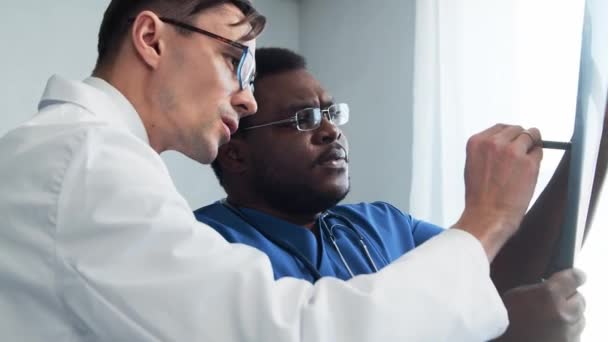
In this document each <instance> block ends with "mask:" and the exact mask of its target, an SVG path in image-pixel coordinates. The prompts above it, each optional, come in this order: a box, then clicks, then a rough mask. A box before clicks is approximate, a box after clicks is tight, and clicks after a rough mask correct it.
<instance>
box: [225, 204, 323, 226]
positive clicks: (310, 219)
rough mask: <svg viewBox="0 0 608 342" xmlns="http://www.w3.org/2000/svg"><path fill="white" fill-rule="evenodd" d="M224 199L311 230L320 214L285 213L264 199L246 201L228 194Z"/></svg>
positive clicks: (237, 205)
mask: <svg viewBox="0 0 608 342" xmlns="http://www.w3.org/2000/svg"><path fill="white" fill-rule="evenodd" d="M226 200H227V201H228V203H229V204H231V205H233V206H236V207H242V208H249V209H254V210H257V211H261V212H263V213H266V214H268V215H272V216H274V217H276V218H279V219H281V220H285V221H287V222H289V223H293V224H295V225H298V226H302V227H304V228H306V229H309V230H312V231H314V230H315V224H316V222H317V219H318V218H319V215H321V213H287V212H285V211H283V210H280V209H277V208H275V207H273V206H271V205H270V204H268V203H264V201H260V200H256V201H247V200H245V199H243V198H237V197H236V196H228V197H227V198H226Z"/></svg>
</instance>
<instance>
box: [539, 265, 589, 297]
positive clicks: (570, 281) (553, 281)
mask: <svg viewBox="0 0 608 342" xmlns="http://www.w3.org/2000/svg"><path fill="white" fill-rule="evenodd" d="M585 280H586V276H585V273H584V272H583V271H581V270H578V269H574V268H571V269H567V270H563V271H560V272H557V273H555V274H553V275H552V276H551V277H550V278H549V279H548V280H547V281H546V282H545V283H544V284H545V285H546V286H547V287H548V288H549V290H550V291H551V292H553V293H555V294H556V295H557V296H559V297H563V298H570V297H571V296H573V295H575V294H576V293H577V292H576V290H577V289H578V288H579V287H580V286H581V285H583V284H584V283H585Z"/></svg>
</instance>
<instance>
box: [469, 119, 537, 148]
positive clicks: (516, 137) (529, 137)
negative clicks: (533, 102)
mask: <svg viewBox="0 0 608 342" xmlns="http://www.w3.org/2000/svg"><path fill="white" fill-rule="evenodd" d="M477 137H478V138H492V140H494V142H495V143H497V144H499V145H506V144H509V143H515V144H516V146H518V147H521V148H517V150H521V151H525V152H527V153H529V152H533V151H534V152H535V154H536V155H538V154H539V152H540V151H542V148H541V147H542V146H541V140H542V137H541V134H540V131H539V130H538V129H537V128H534V127H532V128H529V129H524V128H523V127H521V126H516V125H505V124H496V125H494V126H492V127H490V128H488V129H486V130H485V131H483V132H481V133H479V134H477Z"/></svg>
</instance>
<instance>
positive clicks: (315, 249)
mask: <svg viewBox="0 0 608 342" xmlns="http://www.w3.org/2000/svg"><path fill="white" fill-rule="evenodd" d="M256 56H257V57H256V58H257V63H258V76H257V78H256V82H255V85H256V87H255V96H256V99H257V101H258V104H259V111H258V113H257V114H256V115H255V116H253V117H248V118H245V119H243V120H242V122H241V127H240V128H239V131H238V132H237V134H235V135H233V139H232V140H231V142H229V143H228V144H226V145H224V146H222V147H221V148H220V151H219V154H218V158H217V159H216V160H215V161H214V163H213V164H212V166H213V169H214V171H215V173H216V175H217V176H218V179H219V180H220V183H221V185H222V186H223V187H224V189H225V190H226V193H227V195H228V196H227V198H226V199H224V200H221V201H218V202H216V203H214V204H212V205H209V206H206V207H203V208H200V209H198V210H197V211H195V215H196V217H197V219H199V220H200V221H202V222H204V223H207V224H208V225H210V226H211V227H213V228H215V229H216V230H217V231H218V232H219V233H220V234H222V236H223V237H225V238H226V239H227V240H228V241H230V242H235V243H244V244H247V245H250V246H253V247H256V248H258V249H260V250H262V251H263V252H265V253H266V254H267V255H268V256H269V259H270V262H271V263H272V266H273V271H274V276H275V278H276V279H284V278H285V277H295V278H300V279H306V280H308V281H310V282H313V283H314V282H317V281H319V279H321V278H322V277H333V278H339V279H342V280H348V279H351V278H353V277H355V276H356V275H361V274H370V273H374V272H378V271H379V270H381V269H383V268H384V267H386V266H387V265H389V264H390V263H391V262H393V261H394V260H397V259H398V258H400V257H401V256H402V255H404V254H405V253H408V252H410V251H412V250H415V248H424V245H425V244H427V243H429V242H431V241H432V238H434V237H436V236H439V235H440V233H442V232H446V230H444V229H443V228H440V227H437V226H435V225H433V224H430V223H427V222H424V221H420V220H417V219H415V218H413V217H411V216H410V215H407V214H404V213H402V212H401V211H399V210H398V209H396V208H395V207H393V206H391V205H390V204H388V203H385V202H374V203H359V204H349V205H338V203H339V202H340V201H342V199H343V198H344V197H345V196H346V194H347V193H348V191H349V189H350V181H349V176H348V164H349V153H348V143H347V139H346V136H345V135H344V133H343V131H342V127H341V126H342V125H344V124H346V123H347V122H348V120H349V117H350V110H349V106H348V105H347V104H346V103H339V102H336V101H334V99H333V98H332V97H331V96H330V95H329V94H328V93H327V92H326V91H325V90H324V89H323V87H322V86H321V85H320V83H319V82H318V81H317V80H316V79H315V78H314V77H313V76H312V75H311V74H310V73H309V72H308V71H307V70H306V62H305V60H304V58H303V57H301V56H299V55H297V54H295V53H294V52H291V51H289V50H286V49H280V48H264V49H258V50H257V52H256ZM509 129H519V131H521V128H517V127H514V126H511V127H509V126H505V127H504V130H509ZM520 134H521V133H520ZM525 134H527V133H525ZM605 145H606V143H604V149H603V150H605V149H606V146H605ZM598 165H599V167H598V174H602V173H605V170H606V161H605V160H604V161H601V162H600V163H599V164H598ZM566 174H567V172H566V170H565V168H564V167H563V165H562V166H560V168H559V170H558V171H557V172H556V176H555V178H554V181H553V182H552V183H551V185H550V186H549V187H548V188H547V189H546V190H545V193H544V194H543V195H541V197H540V200H539V201H538V202H537V205H536V206H535V207H534V209H532V211H531V212H530V214H529V215H527V217H526V219H524V222H523V224H522V228H521V231H520V232H519V234H518V238H517V239H513V240H512V243H510V244H509V245H507V247H505V248H504V249H503V250H502V251H501V254H500V255H499V256H498V257H497V259H496V260H495V262H494V263H493V264H492V272H493V278H494V279H493V280H494V281H495V283H496V286H497V287H498V289H499V290H500V292H501V293H502V294H503V298H504V301H505V303H506V306H507V309H508V311H509V317H510V319H511V321H512V324H511V325H510V327H509V329H508V331H507V333H506V334H505V335H504V336H502V337H501V338H500V340H501V341H574V340H576V339H577V338H578V337H579V336H580V333H581V331H582V328H583V326H584V319H583V309H584V299H583V298H582V296H581V295H580V294H579V293H578V292H577V288H578V287H579V286H580V285H581V284H582V283H583V281H584V276H583V275H582V273H581V272H580V271H577V270H572V269H570V270H565V271H562V272H558V273H556V274H554V275H552V276H551V277H550V278H548V279H547V280H546V281H545V282H543V283H539V279H541V278H542V277H543V276H544V274H543V271H544V269H545V267H538V264H539V262H540V264H543V263H544V266H546V265H547V258H548V257H549V256H550V253H547V250H550V248H549V247H550V246H551V245H552V243H553V241H554V239H553V238H551V237H552V235H555V232H556V231H557V230H556V229H557V228H559V224H558V222H557V221H555V219H556V218H557V219H558V220H559V216H558V215H554V214H553V211H556V209H557V208H559V206H561V205H563V202H564V201H563V199H564V198H565V197H564V196H563V195H564V191H565V187H564V186H562V183H561V181H562V180H564V179H565V176H566ZM387 181H390V180H387ZM600 185H601V183H600V184H598V185H596V187H595V188H594V192H595V193H597V190H598V189H599V186H600ZM554 198H557V199H561V200H557V201H555V200H554ZM595 200H596V198H594V201H593V202H594V203H595ZM592 207H594V205H592ZM522 242H523V243H522ZM451 256H452V255H450V254H449V253H446V254H445V255H444V262H445V263H446V264H449V263H450V257H451ZM490 260H491V259H490ZM526 264H527V265H526ZM429 268H432V266H431V265H429ZM423 272H428V270H421V275H422V274H424V273H423ZM463 276H464V275H463ZM411 281H412V282H416V278H412V279H411ZM450 286H451V284H444V283H436V284H431V285H429V287H428V288H427V289H426V291H425V295H424V299H423V300H422V301H423V302H425V303H426V305H435V304H436V303H438V301H437V299H436V298H435V295H437V294H438V293H441V292H443V291H446V289H447V288H449V287H450ZM458 295H461V296H462V295H465V296H468V295H470V293H460V294H458ZM416 304H418V303H416V302H413V303H412V305H416ZM362 324H365V323H362ZM404 326H406V327H407V328H410V329H416V326H408V324H407V323H406V322H405V321H404ZM438 328H439V327H438ZM453 340H458V339H453Z"/></svg>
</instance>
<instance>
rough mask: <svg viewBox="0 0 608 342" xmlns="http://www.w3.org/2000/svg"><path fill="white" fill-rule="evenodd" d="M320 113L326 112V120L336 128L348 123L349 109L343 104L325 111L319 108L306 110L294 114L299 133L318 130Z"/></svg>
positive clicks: (321, 116)
mask: <svg viewBox="0 0 608 342" xmlns="http://www.w3.org/2000/svg"><path fill="white" fill-rule="evenodd" d="M322 112H327V114H328V119H329V121H330V122H331V123H333V124H334V125H336V126H340V125H343V124H345V123H347V122H348V117H349V109H348V105H347V104H345V103H339V104H333V105H331V106H329V107H328V108H327V109H326V110H323V111H322V110H321V109H319V108H307V109H303V110H301V111H299V112H297V113H296V117H297V122H296V123H297V127H298V129H299V130H301V131H309V130H313V129H316V128H318V127H319V126H320V125H321V121H322V120H323V115H322Z"/></svg>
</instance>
